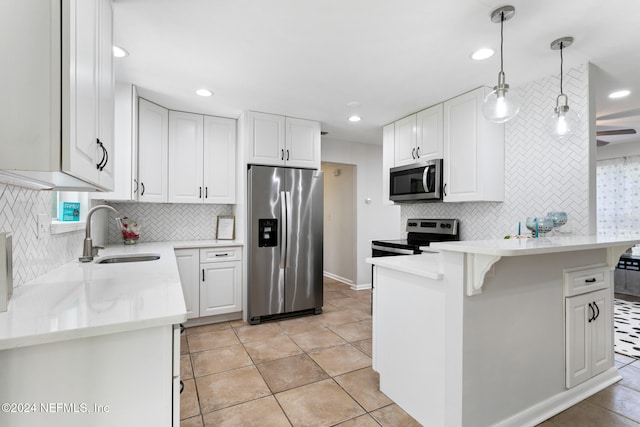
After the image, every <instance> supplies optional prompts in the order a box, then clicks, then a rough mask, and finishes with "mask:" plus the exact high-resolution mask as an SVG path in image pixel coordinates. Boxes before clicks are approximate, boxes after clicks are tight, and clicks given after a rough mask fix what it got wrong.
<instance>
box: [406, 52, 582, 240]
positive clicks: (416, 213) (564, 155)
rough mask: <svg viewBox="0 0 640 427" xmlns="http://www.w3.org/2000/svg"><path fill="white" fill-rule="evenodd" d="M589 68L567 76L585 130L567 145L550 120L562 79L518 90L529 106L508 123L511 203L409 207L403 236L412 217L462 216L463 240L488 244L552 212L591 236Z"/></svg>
mask: <svg viewBox="0 0 640 427" xmlns="http://www.w3.org/2000/svg"><path fill="white" fill-rule="evenodd" d="M588 69H589V65H588V64H583V65H581V66H579V67H577V68H572V69H571V70H569V71H568V72H567V73H566V74H565V79H564V83H563V86H564V92H565V93H566V94H567V95H568V97H569V105H570V107H571V109H573V110H575V111H577V112H578V113H579V114H580V116H581V118H582V126H581V129H580V131H579V132H578V133H577V134H575V135H573V136H572V137H571V138H570V139H569V140H568V141H566V142H558V141H556V140H555V139H553V138H552V137H551V136H550V135H549V134H548V133H547V130H546V120H547V118H548V117H549V116H550V115H551V113H552V112H553V108H554V107H555V100H556V97H557V96H558V94H559V93H560V89H559V88H560V81H559V76H552V77H547V78H543V79H540V80H536V81H534V82H532V83H529V84H527V85H524V86H521V87H518V88H515V89H514V90H515V91H516V92H518V94H519V96H520V98H521V99H522V100H523V102H524V104H523V105H522V109H521V111H520V113H519V114H518V116H516V117H515V118H514V119H513V120H511V121H509V122H507V123H506V124H505V201H504V202H503V203H496V202H486V203H482V202H473V203H424V204H413V205H403V206H402V208H401V217H402V225H401V227H402V232H403V233H405V234H406V232H405V230H404V227H405V224H406V220H407V219H408V218H414V217H415V218H420V217H425V218H458V219H460V221H461V238H462V239H465V240H482V239H496V238H502V237H504V236H505V235H507V234H515V233H516V232H517V227H518V221H521V222H522V232H523V233H526V232H527V230H526V228H525V226H524V223H525V220H526V218H527V217H528V216H540V215H546V214H547V212H549V211H552V210H562V211H565V212H567V213H568V216H569V222H568V223H567V225H565V226H564V228H565V229H566V230H570V231H571V232H572V233H573V234H577V235H584V234H589V233H590V226H591V225H592V224H590V221H592V220H593V219H590V208H591V207H590V206H589V190H590V189H589V175H590V165H589V134H588V120H589V114H588V110H589V103H588V100H589V77H588V73H589V71H588Z"/></svg>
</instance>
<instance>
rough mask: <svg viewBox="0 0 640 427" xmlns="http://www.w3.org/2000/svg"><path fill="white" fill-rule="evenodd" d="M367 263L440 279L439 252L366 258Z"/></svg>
mask: <svg viewBox="0 0 640 427" xmlns="http://www.w3.org/2000/svg"><path fill="white" fill-rule="evenodd" d="M366 261H367V263H369V264H373V265H379V266H380V267H386V268H390V269H392V270H398V271H404V272H405V273H411V274H414V275H416V276H422V277H427V278H430V279H435V280H441V279H442V273H440V262H439V254H438V253H435V252H423V253H421V254H420V255H399V256H383V257H376V258H367V259H366Z"/></svg>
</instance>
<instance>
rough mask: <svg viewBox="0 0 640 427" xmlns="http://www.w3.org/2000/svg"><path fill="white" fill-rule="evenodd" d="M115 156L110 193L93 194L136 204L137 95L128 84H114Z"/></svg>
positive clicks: (112, 160)
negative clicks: (134, 201) (133, 201)
mask: <svg viewBox="0 0 640 427" xmlns="http://www.w3.org/2000/svg"><path fill="white" fill-rule="evenodd" d="M113 141H114V144H115V147H114V152H115V153H114V154H115V156H114V157H113V158H112V159H110V160H109V164H113V168H114V175H115V176H114V178H115V180H114V185H113V191H110V192H107V193H93V194H92V198H94V199H101V200H124V201H132V200H137V197H138V196H137V190H138V188H137V187H138V161H137V153H138V93H137V90H136V87H135V86H134V85H132V84H125V83H116V85H115V116H114V137H113Z"/></svg>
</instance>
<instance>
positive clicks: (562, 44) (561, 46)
mask: <svg viewBox="0 0 640 427" xmlns="http://www.w3.org/2000/svg"><path fill="white" fill-rule="evenodd" d="M563 47H564V42H560V95H564V92H563V90H562V75H563V72H562V65H563V63H564V58H563V57H562V48H563Z"/></svg>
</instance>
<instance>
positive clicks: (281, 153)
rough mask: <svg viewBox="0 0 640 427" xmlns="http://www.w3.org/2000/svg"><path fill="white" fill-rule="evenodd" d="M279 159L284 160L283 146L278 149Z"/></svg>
mask: <svg viewBox="0 0 640 427" xmlns="http://www.w3.org/2000/svg"><path fill="white" fill-rule="evenodd" d="M280 160H284V148H283V149H281V150H280Z"/></svg>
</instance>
